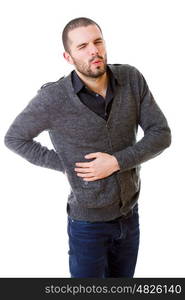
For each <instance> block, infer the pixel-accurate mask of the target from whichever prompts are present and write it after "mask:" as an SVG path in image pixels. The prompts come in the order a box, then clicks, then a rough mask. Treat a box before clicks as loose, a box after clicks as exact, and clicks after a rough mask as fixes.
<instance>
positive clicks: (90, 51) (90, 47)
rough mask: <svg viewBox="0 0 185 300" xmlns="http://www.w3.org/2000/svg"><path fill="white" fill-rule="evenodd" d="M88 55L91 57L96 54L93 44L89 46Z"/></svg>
mask: <svg viewBox="0 0 185 300" xmlns="http://www.w3.org/2000/svg"><path fill="white" fill-rule="evenodd" d="M89 54H90V55H92V56H95V55H97V54H98V48H97V47H96V46H95V45H94V44H91V45H89Z"/></svg>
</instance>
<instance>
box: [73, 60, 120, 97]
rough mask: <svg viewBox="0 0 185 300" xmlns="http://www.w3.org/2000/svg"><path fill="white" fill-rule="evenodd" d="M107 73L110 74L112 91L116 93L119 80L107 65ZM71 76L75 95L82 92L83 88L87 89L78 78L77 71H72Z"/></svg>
mask: <svg viewBox="0 0 185 300" xmlns="http://www.w3.org/2000/svg"><path fill="white" fill-rule="evenodd" d="M107 71H108V72H109V76H110V77H109V78H110V84H111V88H112V91H113V92H114V91H115V87H116V84H117V79H116V78H115V76H114V74H113V72H112V71H111V69H110V68H109V66H108V65H107ZM71 75H72V76H71V77H72V83H73V88H74V91H75V93H76V94H77V93H79V92H80V91H81V90H82V88H84V87H85V83H84V82H83V81H82V80H81V78H80V77H79V76H78V74H77V73H76V71H75V70H73V71H72V74H71Z"/></svg>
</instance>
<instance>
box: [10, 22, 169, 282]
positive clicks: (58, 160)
mask: <svg viewBox="0 0 185 300" xmlns="http://www.w3.org/2000/svg"><path fill="white" fill-rule="evenodd" d="M62 39H63V45H64V49H65V52H64V58H65V59H66V61H67V62H68V63H70V64H72V65H73V66H74V68H75V69H74V70H73V71H72V72H71V73H70V74H69V75H68V76H67V77H62V78H60V79H59V80H58V81H56V82H53V83H47V84H45V85H43V86H42V87H41V88H40V89H39V91H38V93H37V95H36V96H35V97H34V98H33V99H32V100H31V101H30V102H29V103H28V105H27V106H26V107H25V109H24V110H23V111H22V112H21V113H20V114H19V115H18V116H17V117H16V118H15V120H14V121H13V123H12V125H11V126H10V128H9V129H8V131H7V133H6V135H5V145H6V146H7V147H8V148H10V149H11V150H13V151H14V152H16V153H17V154H19V155H21V156H22V157H24V158H25V159H27V160H28V161H29V162H31V163H33V164H35V165H38V166H41V167H46V168H51V169H54V170H58V171H61V172H63V173H64V174H66V176H67V178H68V180H69V183H70V187H71V191H70V194H69V196H68V203H67V213H68V236H69V252H68V253H69V268H70V274H71V277H99V278H105V277H133V276H134V270H135V265H136V261H137V254H138V247H139V215H138V198H139V193H140V174H139V172H140V167H141V166H140V165H141V164H142V163H143V162H146V161H147V160H149V159H152V158H154V157H155V156H157V155H159V154H160V153H161V152H162V151H163V150H164V149H165V148H167V147H169V145H170V143H171V132H170V128H169V126H168V123H167V120H166V118H165V116H164V114H163V113H162V111H161V109H160V108H159V106H158V105H157V103H156V102H155V100H154V98H153V96H152V94H151V92H150V90H149V88H148V85H147V83H146V80H145V78H144V77H143V75H142V74H141V73H140V72H139V70H137V69H136V68H135V67H133V66H130V65H127V64H123V65H121V64H120V65H118V64H116V65H111V64H107V55H106V47H105V41H104V39H103V35H102V31H101V28H100V27H99V25H98V24H97V23H95V22H94V21H93V20H90V19H87V18H77V19H74V20H72V21H70V22H69V23H68V24H67V25H66V26H65V28H64V30H63V34H62ZM138 125H140V126H141V128H142V129H143V131H144V136H143V138H142V139H141V140H140V141H138V142H136V135H137V129H138ZM44 130H48V131H49V135H50V137H51V141H52V143H53V145H54V148H55V151H54V149H51V150H49V149H48V148H47V147H44V146H42V145H41V144H40V143H38V142H36V141H34V140H33V139H34V137H36V136H37V135H38V134H39V133H41V132H42V131H44Z"/></svg>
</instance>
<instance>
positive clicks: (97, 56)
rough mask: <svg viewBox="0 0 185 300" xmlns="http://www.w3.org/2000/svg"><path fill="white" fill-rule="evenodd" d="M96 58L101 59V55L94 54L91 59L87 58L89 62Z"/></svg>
mask: <svg viewBox="0 0 185 300" xmlns="http://www.w3.org/2000/svg"><path fill="white" fill-rule="evenodd" d="M97 58H100V59H102V60H103V57H102V56H100V55H96V56H94V57H93V58H91V59H90V60H89V62H90V63H91V62H92V61H93V60H95V59H97Z"/></svg>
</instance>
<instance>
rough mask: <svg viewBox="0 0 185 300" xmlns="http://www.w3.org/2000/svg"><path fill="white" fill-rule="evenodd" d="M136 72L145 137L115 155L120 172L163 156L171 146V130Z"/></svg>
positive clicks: (136, 71)
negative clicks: (160, 155) (164, 151)
mask: <svg viewBox="0 0 185 300" xmlns="http://www.w3.org/2000/svg"><path fill="white" fill-rule="evenodd" d="M134 70H135V80H136V83H135V87H137V96H138V101H139V108H140V109H139V121H138V123H139V125H140V126H141V128H142V130H143V132H144V136H143V138H142V139H141V140H139V141H138V142H137V143H135V145H133V146H129V147H127V148H125V149H123V150H120V151H118V152H115V153H113V155H114V156H115V157H116V159H117V161H118V164H119V167H120V170H119V171H118V173H120V172H123V171H126V170H128V169H131V168H134V167H136V166H137V165H140V164H141V163H144V162H146V161H148V160H149V159H152V158H154V157H156V156H157V155H159V154H161V153H162V152H163V150H164V149H165V148H167V147H169V146H170V144H171V130H170V128H169V126H168V122H167V120H166V118H165V116H164V114H163V112H162V111H161V109H160V107H159V106H158V104H157V103H156V101H155V100H154V97H153V95H152V93H151V92H150V90H149V87H148V85H147V82H146V80H145V78H144V76H143V75H142V74H141V73H140V72H139V71H138V70H137V69H136V68H134Z"/></svg>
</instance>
